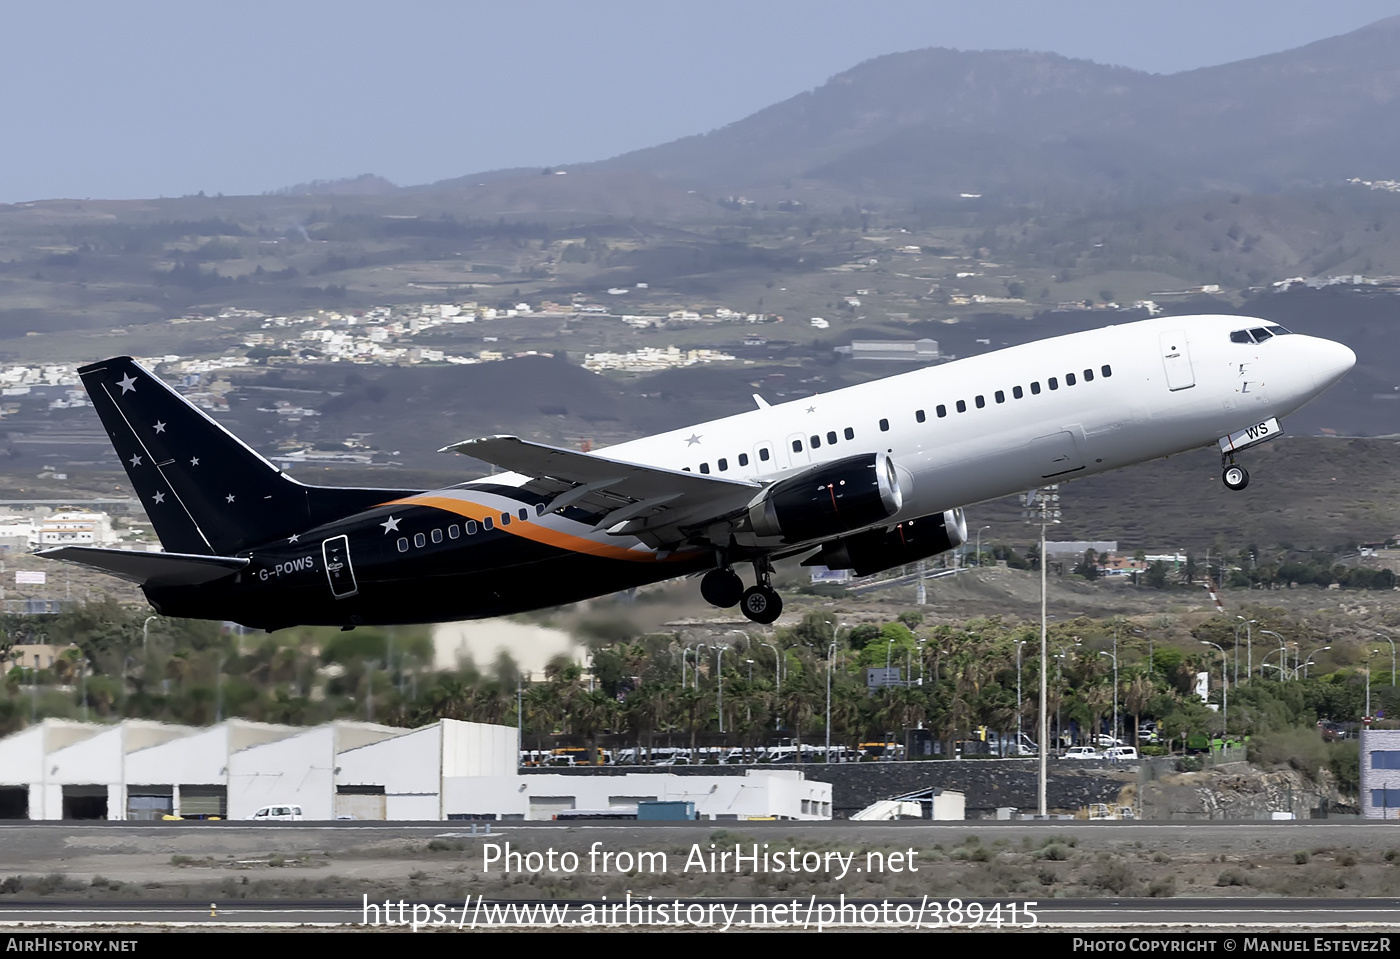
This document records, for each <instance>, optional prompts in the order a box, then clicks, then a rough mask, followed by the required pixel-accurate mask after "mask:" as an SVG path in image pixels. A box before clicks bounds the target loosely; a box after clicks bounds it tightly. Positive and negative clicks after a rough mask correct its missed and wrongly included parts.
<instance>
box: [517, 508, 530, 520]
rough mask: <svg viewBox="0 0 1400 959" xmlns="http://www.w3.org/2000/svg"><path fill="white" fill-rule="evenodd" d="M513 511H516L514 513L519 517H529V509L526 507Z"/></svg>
mask: <svg viewBox="0 0 1400 959" xmlns="http://www.w3.org/2000/svg"><path fill="white" fill-rule="evenodd" d="M515 512H516V515H518V516H519V517H520V518H521V519H529V518H530V511H529V510H528V509H523V508H522V509H518V510H516V511H515Z"/></svg>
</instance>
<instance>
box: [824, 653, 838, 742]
mask: <svg viewBox="0 0 1400 959" xmlns="http://www.w3.org/2000/svg"><path fill="white" fill-rule="evenodd" d="M835 662H836V640H835V639H832V641H831V645H830V646H828V647H827V649H826V762H831V670H832V668H833V665H834V664H835Z"/></svg>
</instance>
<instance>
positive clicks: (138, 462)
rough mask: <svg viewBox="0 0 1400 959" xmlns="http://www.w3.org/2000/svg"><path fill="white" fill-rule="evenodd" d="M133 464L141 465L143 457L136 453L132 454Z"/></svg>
mask: <svg viewBox="0 0 1400 959" xmlns="http://www.w3.org/2000/svg"><path fill="white" fill-rule="evenodd" d="M131 465H132V466H140V465H141V457H139V456H137V455H136V454H135V453H133V454H131Z"/></svg>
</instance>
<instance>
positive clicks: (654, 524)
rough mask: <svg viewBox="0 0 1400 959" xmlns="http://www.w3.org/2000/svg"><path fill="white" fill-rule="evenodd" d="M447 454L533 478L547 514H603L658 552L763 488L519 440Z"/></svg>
mask: <svg viewBox="0 0 1400 959" xmlns="http://www.w3.org/2000/svg"><path fill="white" fill-rule="evenodd" d="M440 452H443V453H447V452H455V453H461V454H463V455H465V456H470V457H472V458H473V459H478V460H481V461H482V462H485V463H490V464H491V465H493V466H499V467H501V468H502V469H505V470H509V471H510V472H512V473H519V474H521V475H524V476H528V477H531V480H530V482H529V483H527V484H526V486H525V488H526V489H530V490H533V491H535V492H539V493H542V494H544V495H547V496H549V497H550V501H549V504H548V506H547V507H546V511H547V512H554V511H555V510H558V509H563V508H565V507H569V506H577V507H580V508H582V509H584V510H587V511H589V512H591V513H595V514H599V515H601V519H599V520H598V521H597V523H596V528H598V529H607V530H608V531H609V532H611V533H613V534H615V535H618V536H636V537H638V538H640V539H642V540H643V541H644V542H648V543H649V544H651V545H654V546H670V545H676V544H677V543H679V542H682V541H684V540H686V539H689V538H691V532H688V530H691V531H693V529H694V528H696V527H702V526H706V525H710V524H713V523H717V522H719V523H722V522H725V521H726V520H728V519H730V518H733V517H737V516H738V515H739V514H740V513H741V512H742V511H743V510H744V509H746V508H747V506H748V504H749V502H750V501H752V500H753V498H754V496H756V495H757V494H758V493H759V491H761V490H762V489H763V486H762V484H760V483H754V482H750V481H748V480H735V479H727V478H722V477H718V476H708V475H702V474H698V473H687V472H684V471H682V470H671V469H665V468H662V467H658V466H643V465H641V464H638V463H628V462H625V461H623V460H615V459H609V458H607V457H606V456H599V455H597V454H594V453H580V452H576V451H574V450H566V449H560V448H558V447H554V446H546V445H544V444H543V443H531V442H529V441H526V440H522V439H520V438H519V437H517V436H487V437H483V438H481V439H475V440H467V441H465V442H462V443H454V444H453V445H451V446H447V447H444V448H443V449H442V450H440ZM725 538H726V540H727V535H726V537H725Z"/></svg>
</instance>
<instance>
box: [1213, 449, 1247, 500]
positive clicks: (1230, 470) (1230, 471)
mask: <svg viewBox="0 0 1400 959" xmlns="http://www.w3.org/2000/svg"><path fill="white" fill-rule="evenodd" d="M1221 467H1222V472H1221V474H1220V479H1221V481H1222V482H1223V483H1224V484H1225V486H1226V488H1227V489H1232V490H1237V491H1238V490H1242V489H1244V488H1245V487H1246V486H1248V485H1249V470H1247V469H1245V468H1244V467H1243V466H1237V465H1236V464H1235V458H1234V457H1233V456H1228V457H1227V456H1222V457H1221Z"/></svg>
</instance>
